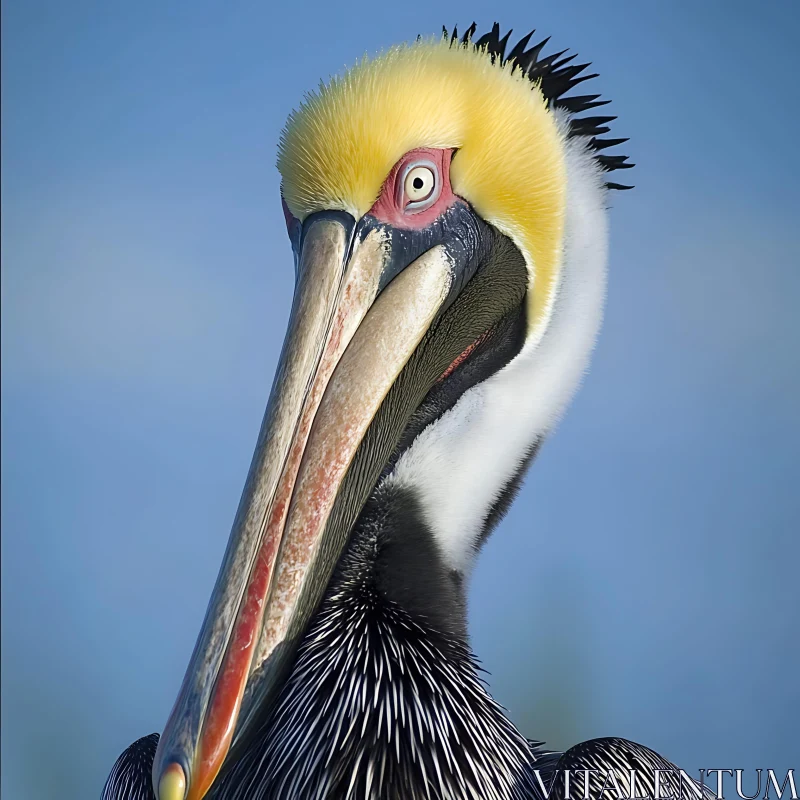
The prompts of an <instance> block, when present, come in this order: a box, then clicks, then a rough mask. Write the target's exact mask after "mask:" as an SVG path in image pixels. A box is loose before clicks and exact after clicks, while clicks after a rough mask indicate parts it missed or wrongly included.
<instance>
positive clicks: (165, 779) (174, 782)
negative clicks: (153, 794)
mask: <svg viewBox="0 0 800 800" xmlns="http://www.w3.org/2000/svg"><path fill="white" fill-rule="evenodd" d="M185 795H186V776H185V775H184V773H183V768H182V767H181V765H180V764H176V763H175V762H174V761H173V762H172V763H171V764H167V766H166V767H165V768H164V771H163V772H162V773H161V778H160V779H159V781H158V800H184V796H185Z"/></svg>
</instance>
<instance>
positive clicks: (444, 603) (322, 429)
mask: <svg viewBox="0 0 800 800" xmlns="http://www.w3.org/2000/svg"><path fill="white" fill-rule="evenodd" d="M508 39H509V36H508V35H505V36H501V33H500V29H499V26H497V25H495V26H494V27H493V29H492V30H491V31H490V32H489V33H487V34H485V35H483V36H480V37H478V36H477V35H476V30H475V26H474V25H473V26H472V27H470V28H469V30H468V31H467V32H466V34H465V35H463V36H462V37H459V36H458V34H457V32H456V30H455V29H454V30H453V31H452V34H449V33H448V32H447V31H445V34H444V36H443V37H442V38H441V39H430V40H424V39H420V40H418V41H417V42H415V43H413V44H410V45H404V46H400V47H396V48H393V49H390V50H389V51H387V52H385V53H383V54H382V55H379V56H378V57H376V58H374V59H366V58H365V59H364V60H363V61H361V62H360V63H358V64H357V65H356V66H355V67H353V68H352V69H350V70H349V71H348V72H346V73H345V74H344V75H343V76H341V77H337V78H333V79H332V80H330V82H329V83H327V84H326V85H323V86H322V87H321V88H320V89H319V90H318V91H317V92H316V93H312V94H311V95H309V96H308V97H307V98H306V99H305V101H304V102H303V103H302V105H301V106H300V107H299V109H298V110H297V111H295V112H294V113H292V114H291V116H290V117H289V120H288V122H287V125H286V128H285V130H284V132H283V136H282V139H281V143H280V151H279V156H278V168H279V171H280V174H281V178H282V183H281V187H282V188H281V190H282V197H283V206H284V213H285V216H286V222H287V229H288V234H289V239H290V241H291V245H292V250H293V253H294V263H295V271H296V288H295V294H294V299H293V305H292V314H291V319H290V322H289V325H288V332H287V335H286V340H285V343H284V347H283V351H282V355H281V359H280V363H279V366H278V368H277V373H276V376H275V381H274V385H273V388H272V393H271V396H270V399H269V403H268V406H267V410H266V414H265V417H264V422H263V425H262V428H261V431H260V434H259V437H258V441H257V444H256V449H255V454H254V456H253V461H252V465H251V467H250V472H249V475H248V478H247V482H246V485H245V488H244V492H243V495H242V499H241V502H240V505H239V509H238V512H237V515H236V518H235V521H234V524H233V530H232V532H231V536H230V541H229V544H228V548H227V551H226V554H225V558H224V561H223V564H222V567H221V569H220V573H219V577H218V578H217V583H216V586H215V587H214V591H213V594H212V597H211V601H210V603H209V606H208V611H207V613H206V617H205V620H204V622H203V626H202V629H201V631H200V635H199V637H198V640H197V645H196V647H195V650H194V653H193V654H192V657H191V661H190V663H189V666H188V669H187V671H186V676H185V678H184V680H183V685H182V686H181V689H180V692H179V694H178V698H177V700H176V702H175V706H174V708H173V710H172V713H171V715H170V717H169V720H168V722H167V724H166V728H165V729H164V732H163V734H162V735H161V736H160V738H159V737H157V736H155V735H151V736H149V737H145V738H144V739H141V740H139V741H138V742H136V743H135V744H134V745H132V746H131V747H130V748H129V749H128V750H127V751H126V752H125V753H123V755H122V756H121V757H120V759H119V760H118V762H117V764H116V765H115V767H114V770H113V771H112V774H111V776H110V777H109V779H108V782H107V784H106V788H105V790H104V798H106V800H111V799H112V798H114V799H116V800H123V799H124V800H133V799H134V798H136V799H137V800H138V799H140V798H141V799H142V800H143V799H144V798H153V797H154V796H155V797H158V800H201V798H204V797H206V798H216V799H217V800H245V798H247V799H248V800H261V798H263V799H264V800H267V799H269V800H273V799H274V800H300V799H301V798H303V799H305V798H312V799H313V798H315V799H317V800H326V799H327V798H348V799H349V798H352V799H353V800H355V799H356V798H358V799H359V800H382V799H383V798H386V800H401V799H402V800H406V799H409V798H410V799H416V798H425V799H426V800H460V799H461V798H478V799H479V800H511V799H512V798H513V799H514V800H522V798H539V797H543V796H545V795H546V794H547V792H548V790H550V781H551V780H553V779H554V780H555V784H554V786H553V788H552V790H551V793H552V792H554V793H555V794H554V795H553V796H563V795H564V793H565V792H564V789H565V787H564V786H563V785H562V783H563V777H562V776H563V771H564V770H567V769H572V770H579V769H596V770H599V771H601V772H602V773H603V774H605V772H607V771H609V770H612V771H615V773H617V774H619V775H622V776H624V780H626V781H627V780H628V776H629V772H628V771H629V770H630V769H643V770H646V769H648V768H649V769H651V770H652V768H655V767H661V768H670V767H671V766H672V765H671V764H670V763H669V762H668V761H666V760H664V759H663V758H661V757H660V756H658V755H656V754H655V753H653V752H652V751H650V750H648V749H647V748H644V747H642V746H640V745H637V744H634V743H632V742H628V741H625V740H621V739H601V740H594V741H592V742H587V743H584V744H582V745H578V746H576V747H574V748H572V749H571V750H569V751H568V752H567V753H565V754H563V755H562V754H558V753H553V752H550V751H549V750H547V749H546V748H545V747H544V746H543V745H541V744H539V743H536V742H530V741H528V740H527V739H526V738H525V736H523V735H522V733H520V732H519V731H518V730H517V729H516V728H515V726H514V725H513V723H512V722H511V721H510V720H509V719H508V717H507V716H506V714H505V713H504V710H503V709H502V708H501V707H500V706H499V705H498V704H497V703H496V702H495V701H494V700H493V699H492V697H491V696H490V695H489V693H488V691H487V689H486V687H485V685H484V683H483V682H482V681H481V679H480V677H479V671H478V668H477V665H476V661H475V659H474V657H473V655H472V653H471V650H470V647H469V644H468V637H467V625H466V610H465V607H466V602H465V596H466V589H467V583H468V580H469V575H470V571H471V569H472V566H473V564H474V562H475V558H476V556H477V553H478V551H479V550H480V548H481V545H482V543H483V542H484V541H485V540H486V538H487V536H488V535H489V534H490V532H491V531H492V529H493V528H494V527H495V526H496V525H497V523H498V521H499V520H500V519H501V517H502V516H503V514H504V512H505V510H506V509H507V507H508V505H509V504H510V502H511V501H512V499H513V497H514V495H515V493H516V491H517V488H518V486H519V484H520V481H521V479H522V476H523V474H524V473H525V470H526V469H527V468H528V466H529V465H530V463H531V461H532V460H533V458H534V456H535V454H536V452H537V451H538V449H539V447H540V445H541V443H542V442H543V441H544V440H545V439H546V437H547V435H548V434H549V433H550V432H551V431H552V430H553V428H554V426H555V425H556V423H557V421H558V419H559V417H560V416H561V414H562V413H563V412H564V409H565V407H566V405H567V403H568V402H569V400H570V398H571V397H572V395H573V393H574V391H575V389H576V388H577V386H578V384H579V382H580V380H581V377H582V375H583V374H584V372H585V370H586V368H587V365H588V361H589V356H590V353H591V351H592V348H593V345H594V341H595V336H596V334H597V331H598V328H599V325H600V321H601V316H602V309H603V301H604V296H605V290H606V249H607V247H606V242H607V224H608V223H607V205H608V193H609V191H610V190H614V189H623V188H627V187H625V186H623V185H621V184H619V183H616V182H615V181H613V180H611V178H612V177H613V173H614V172H616V171H619V170H622V169H624V168H627V167H630V166H632V165H631V164H630V163H629V162H628V161H627V158H626V157H625V156H623V155H608V154H606V150H607V149H608V148H612V149H613V148H614V147H616V146H618V145H620V144H621V143H622V142H624V141H626V140H624V139H614V138H604V135H605V134H606V133H608V131H609V127H608V125H609V123H610V122H612V120H613V119H614V118H613V117H610V116H599V115H596V112H593V111H592V109H595V108H596V107H599V106H602V105H604V103H605V101H602V100H600V99H599V96H598V95H595V94H579V93H577V91H576V90H575V87H576V86H577V85H578V84H580V83H581V82H583V81H585V80H587V79H589V78H594V77H596V76H595V75H590V74H586V72H585V70H586V67H587V66H588V65H587V64H574V63H573V61H574V59H575V56H568V55H565V53H564V52H562V53H557V54H555V55H547V56H545V55H544V54H543V51H544V49H545V47H546V40H545V41H544V42H541V43H539V44H535V45H533V46H531V44H530V42H531V40H532V34H528V35H527V36H525V37H523V38H522V39H521V40H520V41H519V42H517V43H516V45H515V46H514V47H513V48H511V49H509V51H508V52H506V51H507V49H508ZM545 690H546V687H545ZM641 779H642V780H644V781H645V783H644V785H641V786H638V787H637V791H640V792H641V791H647V790H648V784H647V780H646V777H645V776H644V775H642V777H641ZM593 780H594V779H593ZM559 781H561V782H562V783H559ZM649 789H650V791H651V792H652V775H651V783H650V785H649ZM559 793H560V794H559Z"/></svg>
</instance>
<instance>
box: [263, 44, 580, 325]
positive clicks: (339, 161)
mask: <svg viewBox="0 0 800 800" xmlns="http://www.w3.org/2000/svg"><path fill="white" fill-rule="evenodd" d="M418 147H441V148H450V147H453V148H458V153H457V154H456V156H455V158H454V159H453V162H452V166H451V172H450V180H451V184H452V187H453V191H454V192H455V193H456V194H457V195H459V196H460V197H462V198H464V199H465V200H466V201H467V202H469V203H470V204H471V205H472V207H473V208H474V209H475V211H476V212H477V213H478V214H479V215H480V216H481V217H482V218H483V219H484V220H486V222H488V223H490V224H492V225H494V226H495V227H496V228H497V229H498V230H500V231H501V232H502V233H504V234H506V235H507V236H509V237H510V238H511V239H512V241H513V242H514V243H515V244H516V245H517V247H519V248H520V250H521V252H522V254H523V256H524V257H525V260H526V262H527V264H528V270H529V274H530V279H529V286H530V291H529V308H528V311H529V317H528V319H529V333H530V334H540V333H541V332H542V331H543V330H544V327H545V326H546V323H547V320H548V319H549V316H550V310H551V307H552V302H553V297H554V293H555V287H556V283H557V276H558V269H559V265H560V259H561V247H562V236H563V229H564V207H565V202H566V175H565V167H564V155H563V144H562V142H561V139H560V135H559V132H558V129H557V126H556V122H555V119H554V118H553V116H552V114H551V113H550V112H549V111H548V109H547V106H546V104H545V100H544V97H543V95H542V93H541V91H540V90H539V89H538V87H537V86H533V85H532V84H531V82H530V81H529V80H528V78H527V77H526V76H525V75H524V74H523V73H522V72H521V71H520V70H518V69H516V70H515V69H514V67H513V65H512V64H508V65H505V66H502V65H500V63H499V61H496V62H494V63H493V62H492V60H491V58H490V57H489V56H488V54H487V53H486V52H485V51H483V50H475V49H474V48H472V47H462V46H458V45H454V46H451V45H450V43H449V42H448V41H447V40H441V41H418V42H416V43H415V44H412V45H401V46H399V47H395V48H392V49H391V50H388V51H387V52H385V53H383V54H381V55H380V56H378V57H377V58H375V59H368V58H367V57H364V58H363V59H362V61H361V62H359V63H358V64H357V65H356V66H354V67H353V68H352V69H350V70H348V71H347V72H346V73H345V74H344V75H343V76H341V77H335V78H332V79H331V81H330V82H329V83H328V84H327V85H325V84H323V85H321V87H320V89H319V91H318V92H316V93H312V94H310V95H308V96H307V97H306V98H305V100H304V102H303V103H302V105H301V106H300V108H299V109H298V110H297V111H295V112H293V113H292V114H291V115H290V117H289V120H288V122H287V124H286V128H285V129H284V131H283V135H282V137H281V143H280V148H279V155H278V169H279V170H280V173H281V176H282V179H283V195H284V199H285V200H286V204H287V205H288V207H289V209H290V211H291V212H292V213H293V214H294V215H295V216H296V217H297V218H298V219H301V220H302V219H305V217H307V216H308V215H309V214H312V213H314V212H315V211H322V210H325V209H337V210H343V211H348V212H349V213H351V214H352V215H353V216H354V217H355V218H356V219H359V218H361V217H362V216H363V215H364V214H365V213H366V212H367V211H369V209H370V208H371V207H372V205H373V203H374V202H375V200H376V199H377V198H378V195H379V193H380V190H381V187H382V186H383V183H384V181H385V179H386V177H387V175H388V174H389V172H390V171H391V169H392V167H393V166H394V165H395V164H396V163H397V161H399V160H400V158H402V156H403V155H405V153H407V152H408V151H409V150H412V149H415V148H418ZM537 338H538V336H537Z"/></svg>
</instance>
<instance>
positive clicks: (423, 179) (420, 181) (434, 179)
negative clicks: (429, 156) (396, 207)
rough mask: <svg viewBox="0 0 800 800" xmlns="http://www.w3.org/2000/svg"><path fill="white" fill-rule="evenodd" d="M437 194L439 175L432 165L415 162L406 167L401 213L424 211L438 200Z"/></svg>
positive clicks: (438, 192)
mask: <svg viewBox="0 0 800 800" xmlns="http://www.w3.org/2000/svg"><path fill="white" fill-rule="evenodd" d="M439 194H440V187H439V173H438V170H437V169H436V166H435V165H434V164H432V163H429V162H425V163H422V164H420V163H419V162H416V163H412V164H409V165H408V166H407V167H406V170H405V176H404V178H403V184H402V202H401V207H402V209H403V211H405V212H407V213H411V214H413V213H415V212H417V211H424V210H425V209H426V208H430V206H432V205H433V204H434V203H435V202H436V200H438V198H439Z"/></svg>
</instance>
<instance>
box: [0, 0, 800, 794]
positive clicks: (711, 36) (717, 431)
mask: <svg viewBox="0 0 800 800" xmlns="http://www.w3.org/2000/svg"><path fill="white" fill-rule="evenodd" d="M798 13H800V6H798V4H797V3H795V2H785V3H764V4H755V3H743V2H717V3H693V2H683V3H677V2H671V3H633V2H630V3H626V2H614V1H613V0H610V1H609V2H603V3H597V2H581V3H577V2H574V3H570V4H564V3H556V2H551V3H538V4H531V3H527V2H521V0H495V1H494V2H493V3H492V4H491V10H489V8H488V6H487V4H485V3H479V2H474V1H473V0H461V2H451V1H450V0H446V1H444V2H431V1H430V0H426V1H425V2H421V1H420V0H409V1H408V2H406V3H403V4H402V5H398V4H382V3H373V4H371V5H369V6H365V5H357V6H354V7H351V6H348V5H346V4H341V3H319V2H313V1H312V2H305V3H297V4H294V3H282V4H275V7H270V4H267V3H247V2H240V3H229V4H222V3H219V4H211V3H204V2H193V3H184V4H174V3H160V2H141V3H127V4H121V3H100V2H95V3H87V2H74V3H69V4H67V3H60V2H55V1H53V2H36V1H35V0H25V1H24V2H23V0H8V1H7V2H5V3H4V5H3V26H2V68H3V87H2V88H3V91H2V112H3V133H2V136H3V141H2V144H3V152H2V159H3V161H2V168H3V174H2V263H3V275H2V279H3V282H2V334H3V336H2V346H3V350H2V357H3V397H2V400H3V402H2V424H3V442H2V448H3V449H2V456H3V475H2V492H3V496H2V526H3V541H2V548H3V550H2V612H3V618H2V731H3V736H2V755H3V770H2V792H3V796H4V797H6V798H25V799H26V800H39V798H52V797H60V798H67V797H69V798H73V797H74V798H85V797H96V796H97V795H98V793H99V791H100V788H101V786H102V784H103V781H104V779H105V776H106V773H107V771H108V770H109V768H110V767H111V764H112V763H113V761H114V759H115V758H116V756H117V754H118V753H119V752H120V751H121V750H122V749H123V748H124V747H125V746H126V745H127V744H128V743H129V742H130V741H132V740H133V739H135V738H136V737H138V736H140V735H142V734H145V733H149V732H151V731H155V730H160V729H161V727H162V725H163V723H164V721H165V719H166V716H167V714H168V713H169V710H170V707H171V704H172V701H173V699H174V697H175V694H176V692H177V689H178V686H179V683H180V680H181V677H182V675H183V671H184V668H185V666H186V664H187V662H188V658H189V654H190V651H191V648H192V645H193V643H194V639H195V636H196V634H197V632H198V630H199V626H200V622H201V619H202V616H203V612H204V609H205V604H206V601H207V599H208V596H209V593H210V590H211V587H212V584H213V581H214V578H215V575H216V571H217V568H218V565H219V562H220V558H221V556H222V552H223V549H224V547H225V542H226V540H227V535H228V531H229V526H230V523H231V521H232V519H233V514H234V511H235V508H236V504H237V501H238V497H239V492H240V490H241V487H242V484H243V481H244V477H245V473H246V470H247V467H248V464H249V459H250V455H251V449H252V447H253V445H254V443H255V437H256V433H257V430H258V427H259V423H260V419H261V414H262V412H263V408H264V405H265V402H266V398H267V393H268V389H269V386H270V383H271V380H272V371H273V369H274V366H275V362H276V358H277V354H278V350H279V347H280V344H281V340H282V336H283V329H284V324H285V321H286V317H287V312H288V308H289V301H290V296H291V290H292V280H293V272H292V265H291V257H290V250H289V245H288V242H287V241H286V235H285V230H284V223H283V216H282V214H281V209H280V201H279V193H278V175H277V172H276V170H275V167H274V161H275V151H276V144H277V139H278V135H279V131H280V129H281V126H282V124H283V121H284V119H285V117H286V115H287V114H288V112H289V111H290V109H291V108H292V107H293V106H294V105H296V104H297V103H298V101H299V100H300V98H301V97H302V95H303V92H305V91H307V90H308V89H310V88H313V87H314V86H315V85H316V84H317V82H318V80H319V79H320V78H323V77H327V76H328V75H329V74H331V73H334V72H337V71H339V70H341V69H342V68H343V66H344V65H346V64H352V63H353V61H354V60H355V59H356V58H357V57H359V56H360V55H361V54H362V53H364V52H365V51H366V52H374V51H376V50H378V49H380V48H383V47H385V46H388V45H390V44H392V43H394V42H397V41H401V40H408V39H411V38H413V37H414V36H416V34H417V33H418V32H423V33H436V32H437V31H438V30H439V28H440V26H441V25H442V24H443V23H446V24H452V23H453V22H458V23H459V24H460V25H462V26H465V25H468V24H469V23H470V22H471V21H472V20H473V19H476V20H477V21H478V22H479V23H480V24H481V25H482V26H486V25H489V24H491V22H492V21H493V20H494V19H495V18H496V19H497V20H498V21H500V22H501V23H502V24H503V25H504V26H511V27H513V28H514V29H515V31H516V32H517V33H519V34H522V33H524V32H526V31H527V30H529V29H530V28H531V27H534V26H535V27H537V29H538V30H539V31H540V32H541V33H542V34H543V35H547V34H550V35H552V37H553V39H552V45H553V48H554V49H558V50H560V49H563V48H564V47H569V48H573V49H575V50H577V51H578V52H579V53H580V54H581V55H582V56H585V57H586V58H588V59H589V60H591V61H593V62H594V66H595V67H596V69H597V71H599V72H600V73H601V77H600V78H599V79H597V80H596V81H594V84H595V85H596V87H597V91H602V92H603V93H604V94H605V95H606V96H608V97H610V98H612V99H613V101H614V103H613V105H612V107H611V108H612V109H613V112H612V113H616V114H618V115H620V119H619V121H618V123H616V125H615V133H616V135H619V136H630V137H631V142H630V144H629V146H628V152H630V154H631V156H632V157H633V160H634V161H636V162H637V164H638V166H637V168H636V170H634V171H633V173H629V174H627V175H626V176H625V177H629V176H630V177H631V178H632V179H633V180H634V182H635V183H636V184H637V188H636V190H635V191H634V192H629V193H626V194H619V195H614V196H613V197H612V203H613V210H612V256H611V278H610V288H609V301H608V308H607V316H606V323H605V328H604V331H603V334H602V336H601V338H600V341H599V345H598V348H597V352H596V357H595V359H594V365H593V368H592V371H591V373H590V375H589V377H588V379H587V380H586V383H585V386H584V388H583V390H582V391H581V393H580V394H579V396H578V398H577V400H576V402H575V403H574V405H573V407H572V409H571V411H570V412H569V413H568V415H567V417H566V420H565V421H564V423H563V424H562V425H561V427H560V429H559V431H558V432H557V434H556V435H555V436H554V437H552V439H551V441H550V442H549V443H548V444H547V445H546V447H545V448H544V449H543V451H542V453H541V455H540V457H539V459H538V461H537V462H536V464H535V465H534V468H533V469H532V472H531V474H530V477H529V478H528V480H527V482H526V485H525V488H524V490H523V492H522V495H521V497H520V499H519V501H518V502H517V503H516V505H515V506H514V508H513V510H512V512H511V513H510V515H509V517H508V519H507V520H506V521H505V522H504V524H503V525H502V526H501V528H500V529H499V531H498V532H497V533H496V534H495V536H494V537H493V539H492V540H491V541H490V542H489V544H488V546H487V548H486V550H485V552H484V554H483V556H482V559H481V561H480V564H479V567H478V569H477V573H476V575H475V577H474V581H473V585H472V590H471V595H470V619H471V631H472V639H473V646H474V649H475V650H476V652H477V653H478V655H479V656H480V657H481V658H482V659H483V662H484V664H485V666H486V668H487V669H488V670H489V672H490V673H491V676H490V679H489V680H490V683H491V686H492V690H493V692H494V693H495V694H496V696H497V697H498V698H499V699H500V700H501V701H502V702H503V703H504V704H505V705H506V706H507V707H508V708H509V709H510V712H511V714H512V716H513V717H514V719H515V720H516V721H517V722H518V723H519V724H520V725H521V727H522V729H523V730H524V731H525V733H526V734H528V735H529V736H531V737H537V738H542V739H547V740H548V741H549V742H551V743H552V744H554V745H555V746H565V745H569V744H571V743H573V742H575V741H578V740H581V739H588V738H590V737H593V736H597V735H604V734H609V735H612V734H613V735H624V736H627V737H630V738H633V739H637V740H640V741H642V742H645V743H647V744H648V745H650V746H652V747H654V748H656V749H658V750H659V751H661V752H663V753H664V754H666V755H667V756H669V757H670V758H672V759H673V760H676V761H677V762H679V763H680V764H681V765H682V766H683V767H685V768H687V769H692V770H695V769H699V768H701V767H706V768H710V767H714V768H716V767H726V768H728V767H731V768H733V767H742V768H751V767H764V768H768V767H774V768H781V769H786V768H787V767H788V766H790V765H791V766H795V767H796V766H798V764H797V754H798V753H800V746H799V745H800V733H798V716H799V712H800V689H799V688H798V686H799V682H798V677H797V675H798V662H799V660H800V646H799V645H798V636H800V610H799V607H798V603H799V602H800V601H799V600H798V574H797V573H798V557H799V556H800V536H798V527H800V526H799V525H798V518H799V517H800V499H799V498H800V492H798V483H799V479H800V468H799V467H798V451H799V450H800V402H799V401H800V370H799V369H798V346H800V335H799V334H800V315H798V301H800V269H798V265H799V264H800V236H799V235H798V232H797V229H798V220H799V219H800V190H799V189H798V187H800V169H799V167H798V164H799V162H798V148H797V131H798V129H799V128H800V118H799V116H798V108H797V100H796V98H797V78H796V67H797V60H796V52H795V51H794V48H795V45H796V42H797V39H798V34H800V26H798ZM792 761H794V763H792ZM745 788H746V789H747V788H748V786H747V785H745Z"/></svg>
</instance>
